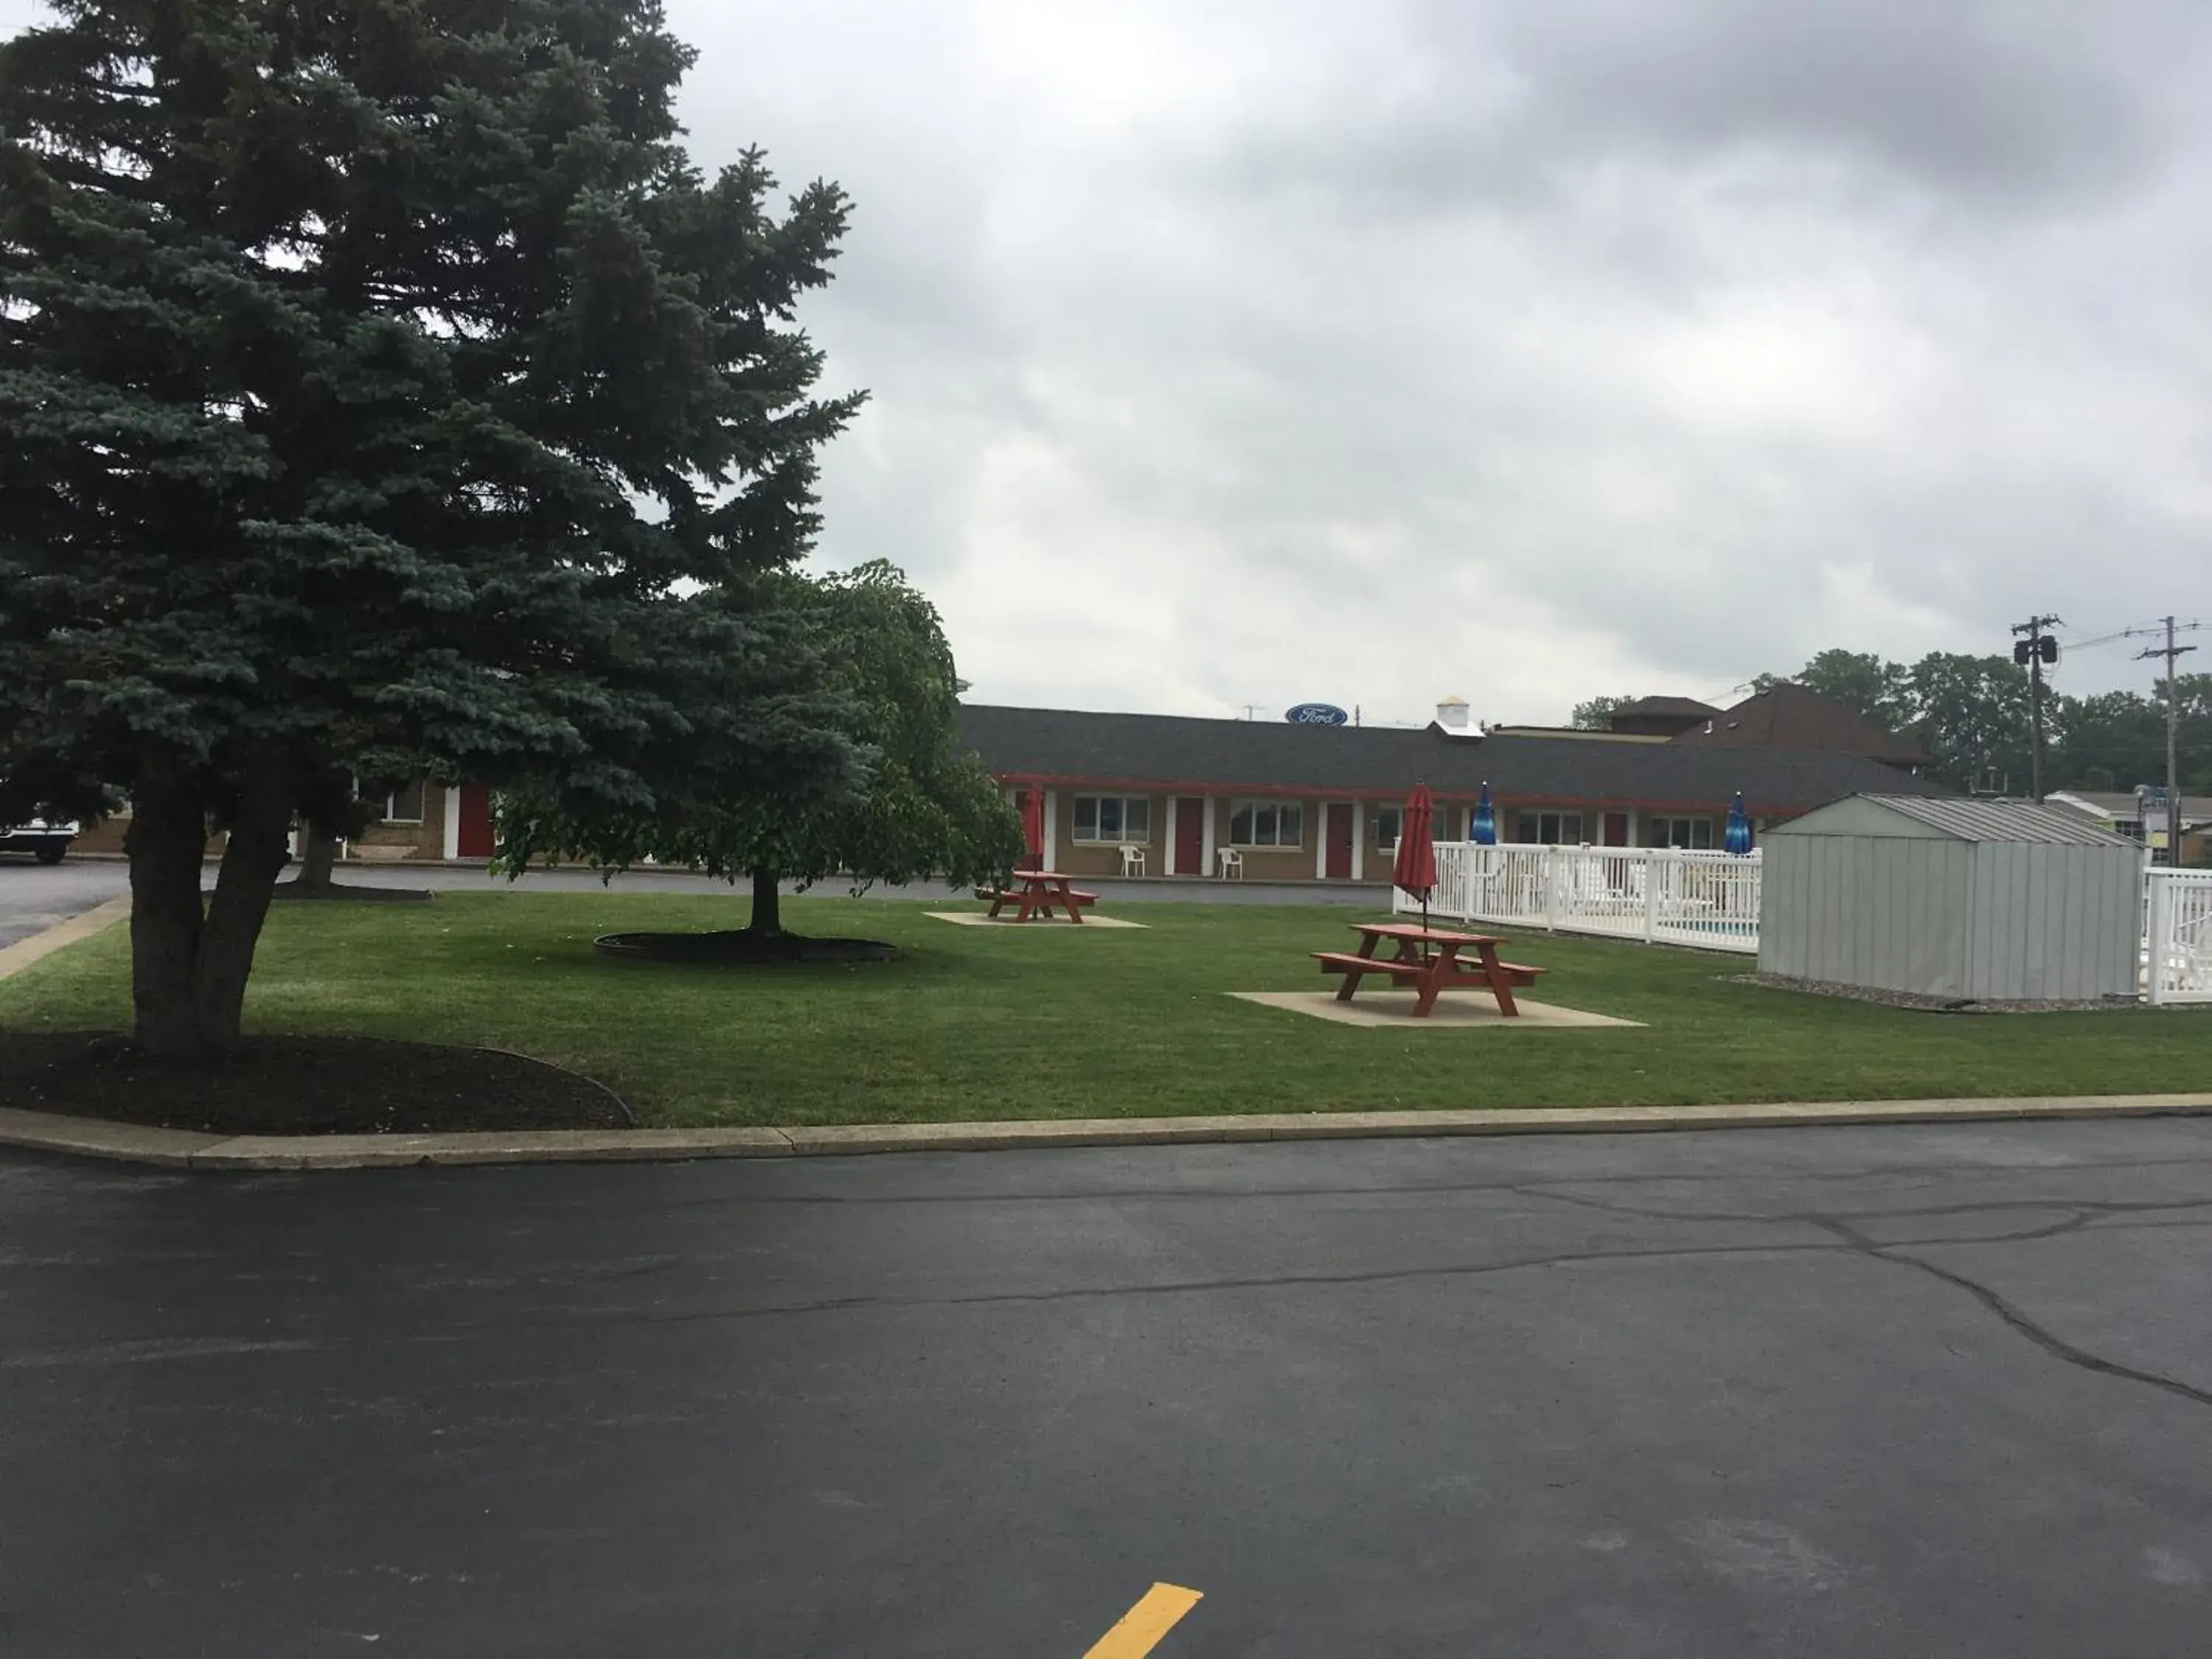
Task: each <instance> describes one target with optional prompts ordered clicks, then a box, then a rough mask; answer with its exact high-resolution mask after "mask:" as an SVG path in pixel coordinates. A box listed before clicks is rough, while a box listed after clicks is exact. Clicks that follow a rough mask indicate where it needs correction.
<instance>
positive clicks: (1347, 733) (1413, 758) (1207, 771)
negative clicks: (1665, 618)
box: [961, 704, 1948, 815]
mask: <svg viewBox="0 0 2212 1659" xmlns="http://www.w3.org/2000/svg"><path fill="white" fill-rule="evenodd" d="M961 735H962V738H963V741H964V742H965V743H966V744H967V745H968V746H969V748H971V749H973V750H975V752H976V753H977V754H978V755H980V756H981V757H982V760H983V763H984V764H985V765H986V766H987V767H988V768H989V769H990V770H991V771H992V772H993V773H994V775H997V776H1000V777H1030V778H1036V779H1040V780H1043V781H1052V782H1068V783H1076V782H1081V783H1096V784H1102V785H1103V784H1120V785H1123V786H1127V787H1142V788H1146V789H1148V790H1154V791H1159V792H1163V793H1164V792H1166V791H1169V790H1176V789H1192V790H1196V789H1200V788H1206V789H1210V790H1212V791H1214V792H1216V793H1233V792H1235V791H1237V790H1249V791H1252V792H1255V793H1291V792H1310V793H1334V794H1364V795H1371V796H1376V797H1389V796H1396V795H1402V794H1404V793H1406V792H1407V790H1409V789H1411V788H1412V787H1413V785H1415V784H1416V783H1426V784H1427V785H1428V786H1429V787H1431V789H1433V790H1435V791H1436V792H1437V793H1439V794H1442V795H1445V796H1456V797H1465V798H1468V799H1472V798H1473V797H1474V795H1475V793H1477V792H1478V791H1479V790H1480V788H1481V787H1482V786H1483V785H1484V784H1485V783H1488V784H1489V785H1490V787H1491V790H1492V793H1493V794H1494V795H1496V796H1498V797H1500V798H1502V799H1510V800H1515V801H1521V802H1531V801H1541V802H1552V801H1559V802H1563V803H1582V802H1590V803H1604V804H1607V805H1620V806H1623V807H1630V806H1634V807H1646V808H1651V809H1655V810H1658V809H1667V808H1675V809H1680V810H1685V811H1696V810H1708V811H1721V810H1724V809H1725V808H1726V807H1727V805H1728V803H1729V798H1730V797H1731V796H1732V795H1734V794H1735V793H1736V792H1737V791H1738V790H1741V791H1742V792H1743V794H1744V797H1745V800H1746V803H1747V805H1748V806H1749V807H1750V809H1751V811H1753V812H1754V813H1757V814H1763V815H1771V814H1778V813H1785V812H1799V811H1806V810H1808V809H1809V808H1811V807H1814V806H1818V805H1821V804H1822V803H1823V802H1826V801H1831V800H1835V799H1838V798H1839V797H1841V796H1844V795H1852V794H1868V793H1882V794H1891V793H1914V794H1923V795H1942V794H1946V793H1948V791H1947V790H1945V789H1944V788H1943V787H1942V785H1940V784H1937V783H1934V782H1932V781H1927V780H1924V779H1920V778H1915V777H1911V776H1908V775H1904V774H1901V773H1899V772H1897V771H1895V770H1893V769H1891V768H1889V767H1887V766H1883V765H1881V764H1880V763H1877V762H1875V761H1870V760H1865V759H1863V758H1861V757H1858V756H1856V755H1832V754H1824V753H1820V752H1819V751H1816V750H1761V749H1702V748H1687V747H1683V746H1680V745H1677V744H1646V743H1601V742H1591V741H1589V740H1586V739H1583V738H1546V737H1533V736H1522V735H1518V734H1514V733H1506V732H1493V733H1491V734H1490V735H1488V736H1486V737H1481V738H1474V737H1465V738H1461V737H1447V736H1445V735H1444V734H1443V733H1442V732H1438V731H1437V730H1436V729H1435V728H1433V727H1428V728H1421V729H1408V728H1406V727H1402V726H1291V725H1288V724H1277V723H1275V722H1273V721H1271V720H1194V719H1190V718H1188V717H1186V716H1182V715H1175V714H1090V713H1085V712H1082V711H1079V710H1075V709H1064V708H1006V707H1002V706H997V705H992V704H971V705H968V706H965V707H963V708H962V709H961Z"/></svg>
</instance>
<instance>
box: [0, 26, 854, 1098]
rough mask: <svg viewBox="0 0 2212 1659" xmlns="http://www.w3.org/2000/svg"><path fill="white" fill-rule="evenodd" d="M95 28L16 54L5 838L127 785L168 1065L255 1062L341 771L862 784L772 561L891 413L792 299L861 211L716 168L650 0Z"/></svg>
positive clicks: (1, 762)
mask: <svg viewBox="0 0 2212 1659" xmlns="http://www.w3.org/2000/svg"><path fill="white" fill-rule="evenodd" d="M55 3H56V9H57V11H58V21H56V22H55V23H54V24H53V25H52V27H44V28H38V29H33V30H31V31H29V32H27V33H23V34H21V35H19V36H18V37H16V38H15V40H11V41H9V42H8V43H7V44H6V45H5V46H0V816H6V815H8V814H9V813H10V812H15V811H26V810H28V809H30V808H32V807H33V806H48V807H52V808H55V809H58V810H64V811H72V812H75V813H76V814H79V815H87V814H91V813H96V812H98V811H101V810H103V809H104V808H105V807H106V805H109V804H111V803H112V799H114V797H115V796H116V795H117V794H118V793H119V794H120V795H122V796H125V797H127V799H128V800H129V803H130V806H131V812H132V819H131V828H130V831H129V836H128V840H127V848H128V851H129V855H130V863H131V889H132V894H133V900H134V908H133V913H132V917H131V944H132V953H133V960H132V980H133V983H132V990H133V999H134V1005H135V1009H136V1032H137V1039H138V1041H139V1042H140V1043H141V1044H142V1046H143V1047H144V1048H147V1049H149V1050H150V1051H152V1052H154V1053H156V1054H164V1055H172V1056H180V1055H197V1054H209V1053H211V1052H220V1051H222V1050H223V1049H225V1048H228V1047H229V1046H230V1045H231V1044H233V1043H234V1042H235V1040H236V1036H237V1032H238V1024H239V1014H240V1004H241V1000H242V998H243V995H244V991H245V985H246V976H247V974H248V972H249V970H250V969H251V965H252V953H253V949H254V944H255V941H256V939H257V938H258V934H259V932H260V927H261V923H262V921H263V918H264V915H265V912H266V908H267V906H268V902H269V896H270V889H271V887H272V885H273V884H274V882H275V880H276V874H277V871H278V869H279V868H280V866H282V865H283V861H284V859H285V857H286V854H287V837H288V834H289V827H290V825H291V823H292V822H293V819H294V817H295V813H297V812H299V811H302V810H305V809H306V808H307V807H308V806H309V805H311V804H312V802H313V799H315V798H317V797H318V796H321V797H323V798H325V799H326V798H327V794H328V790H329V786H330V781H331V777H332V776H333V775H335V774H345V775H363V776H370V775H378V776H389V775H394V770H395V769H396V768H398V767H400V766H410V767H419V768H422V769H433V770H436V771H440V772H442V773H445V774H447V775H454V774H459V773H463V772H465V773H468V774H470V775H476V776H479V777H483V778H485V779H488V780H490V781H499V780H500V779H501V778H504V777H507V776H513V775H529V776H532V777H533V778H537V779H540V780H545V781H547V786H548V787H550V788H551V789H553V790H554V791H555V792H556V794H557V797H558V798H559V799H562V800H563V801H564V802H566V803H567V804H568V806H569V807H570V808H571V809H573V810H579V811H581V810H586V809H588V810H590V811H602V812H604V811H616V810H621V811H629V812H631V813H644V812H647V811H650V810H651V808H652V805H653V796H652V791H651V786H650V785H649V783H648V782H647V772H646V770H645V769H642V768H641V766H640V765H639V764H638V763H636V757H638V756H640V755H642V754H649V753H654V752H663V751H665V750H669V749H671V748H672V747H675V746H678V745H680V744H682V743H683V742H684V741H685V740H686V739H687V738H690V736H691V735H693V734H694V733H696V732H705V733H710V734H711V735H712V737H713V739H714V742H715V744H717V745H718V746H719V749H720V752H721V753H723V754H724V755H725V756H726V757H728V756H738V755H744V756H746V757H749V759H748V762H747V763H748V764H749V765H750V767H751V769H753V771H754V772H755V774H757V777H758V779H759V780H761V781H764V782H766V783H772V784H773V785H774V786H775V787H781V788H784V789H787V790H791V791H800V792H803V791H805V789H807V788H810V787H813V788H817V789H819V790H820V791H822V792H823V793H825V794H831V795H834V793H836V790H837V789H838V788H839V787H843V782H844V781H847V780H848V779H849V777H850V753H849V750H850V745H849V744H848V742H847V740H846V739H845V738H843V737H842V735H841V734H840V733H839V732H837V731H836V729H834V728H833V727H832V726H829V725H828V724H825V723H823V721H822V720H820V719H819V718H818V716H819V715H820V714H821V713H822V712H823V708H824V705H823V702H822V701H821V700H820V699H819V698H818V697H816V696H813V695H812V694H811V691H810V690H809V687H808V685H807V684H806V683H805V665H804V664H803V663H799V662H796V661H794V660H793V658H792V657H791V655H790V653H789V652H788V650H787V646H788V639H789V630H788V629H782V628H781V627H780V626H779V625H777V623H776V622H775V618H773V617H768V616H764V615H761V614H757V613H756V612H757V606H758V605H761V604H764V603H767V602H768V601H767V599H765V598H763V596H770V597H772V596H773V595H774V593H775V591H776V590H775V586H774V585H773V584H767V583H762V582H759V581H757V580H755V578H756V577H757V575H758V574H759V573H762V572H766V571H774V570H776V569H779V568H782V567H783V566H785V565H787V563H789V562H791V561H792V560H793V559H794V558H795V557H796V556H799V554H800V553H801V552H803V551H804V550H805V546H806V545H807V544H808V541H809V539H810V538H811V535H812V533H813V531H814V528H815V512H814V495H813V485H814V481H815V459H816V454H817V450H818V448H819V447H820V446H821V445H822V444H823V442H824V441H826V440H827V439H829V437H830V436H831V435H833V434H834V433H836V431H837V430H838V428H840V427H841V425H842V423H843V422H845V420H846V419H847V418H848V416H849V415H850V413H851V411H852V410H853V408H854V401H855V400H854V399H849V398H848V399H822V398H817V397H816V396H814V394H813V387H814V386H815V383H816V380H817V377H818V374H819V371H820V368H821V362H820V357H819V355H818V353H817V351H816V350H815V349H814V348H813V347H812V346H811V344H810V343H809V342H808V341H807V339H806V338H805V336H804V334H803V333H801V332H800V331H799V330H798V329H797V327H796V326H795V324H794V320H793V319H794V308H795V307H796V304H797V302H798V301H799V299H800V297H801V296H802V295H804V294H805V292H806V291H808V290H809V289H814V288H817V287H819V286H820V285H822V284H823V283H825V282H826V281H827V280H828V277H829V264H830V262H831V261H832V259H833V258H834V257H835V253H836V246H837V243H838V240H839V239H840V237H841V235H842V232H843V230H844V228H845V224H846V216H847V204H846V200H845V197H843V195H842V192H841V191H839V190H838V189H837V188H836V186H835V185H829V184H826V183H817V184H815V185H811V186H809V187H808V188H806V189H805V190H804V191H800V192H799V193H798V194H797V195H796V196H795V197H793V198H791V200H790V201H789V204H788V206H787V210H785V211H784V212H783V213H782V215H781V217H779V216H776V215H775V213H773V212H772V211H771V210H770V208H769V200H770V197H771V195H772V194H773V193H774V191H775V180H774V179H773V178H772V177H771V176H770V174H769V171H768V169H767V167H766V164H765V161H764V159H763V157H762V156H761V155H759V154H758V153H757V152H753V153H748V154H747V155H744V156H743V157H742V158H741V159H740V160H739V161H738V162H737V163H736V164H735V165H734V166H732V167H729V168H727V169H726V170H724V171H723V172H722V173H720V174H719V175H718V176H716V177H714V178H712V179H708V178H706V177H704V176H702V174H701V173H699V172H698V171H697V170H696V168H694V167H692V165H691V164H690V161H688V159H687V158H686V156H685V155H684V150H683V149H682V147H681V145H680V144H679V143H678V127H677V125H676V123H675V119H674V115H673V109H672V100H673V96H674V93H675V89H676V87H677V84H678V80H679V78H680V76H682V74H683V73H684V70H686V69H687V68H688V67H689V65H690V62H691V54H690V52H689V51H688V49H686V48H685V47H684V46H682V45H681V44H680V43H678V41H677V40H674V39H673V38H671V36H670V35H669V34H668V33H667V32H666V30H665V28H664V27H663V25H662V17H661V13H660V9H659V5H658V4H656V3H653V0H55ZM749 607H754V608H753V609H749ZM780 653H781V654H780ZM733 683H736V684H744V685H746V686H748V687H749V688H750V689H751V690H754V691H757V693H758V694H759V696H757V700H756V702H752V703H744V704H739V705H734V706H733V705H732V704H731V703H730V702H727V701H726V698H725V696H724V694H725V692H726V688H727V687H728V686H730V685H731V684H733ZM398 775H403V776H404V775H408V774H407V773H406V772H404V771H402V772H398ZM413 775H421V771H419V770H418V771H416V772H415V773H414V774H413ZM210 825H213V826H215V827H216V828H220V829H225V830H227V831H228V843H227V848H226V851H225V852H224V854H223V857H222V865H221V867H220V871H219V873H218V875H217V878H216V886H215V889H214V891H213V893H212V895H211V896H210V897H209V898H208V899H207V900H206V902H204V903H203V899H202V895H201V891H200V885H201V860H202V848H203V844H204V837H205V836H206V834H207V832H208V829H209V828H210Z"/></svg>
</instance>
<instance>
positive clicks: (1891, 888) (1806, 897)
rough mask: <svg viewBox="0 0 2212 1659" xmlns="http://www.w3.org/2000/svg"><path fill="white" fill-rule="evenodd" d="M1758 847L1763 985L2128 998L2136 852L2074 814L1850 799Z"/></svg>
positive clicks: (1894, 798) (2132, 986)
mask: <svg viewBox="0 0 2212 1659" xmlns="http://www.w3.org/2000/svg"><path fill="white" fill-rule="evenodd" d="M1762 845H1763V846H1764V847H1765V877H1764V881H1763V884H1762V892H1761V895H1760V901H1759V971H1760V972H1761V973H1767V974H1778V975H1786V976H1788V977H1790V978H1792V979H1804V980H1815V981H1822V982H1825V983H1828V984H1835V985H1853V986H1864V987H1869V988H1872V989H1876V990H1883V991H1899V992H1905V993H1909V994H1914V995H1917V996H1924V997H1930V998H1936V999H1940V1000H1947V1001H1972V1002H2029V1003H2033V1002H2073V1001H2083V1000H2094V999H2098V998H2104V997H2130V998H2132V997H2133V996H2135V995H2136V990H2137V984H2138V981H2137V975H2138V961H2137V952H2138V950H2139V948H2140V945H2141V941H2142V867H2143V850H2142V847H2141V846H2140V845H2138V844H2137V843H2136V842H2131V841H2130V840H2128V839H2127V838H2125V837H2124V836H2116V835H2112V834H2111V833H2109V832H2108V831H2106V830H2104V829H2099V828H2098V827H2097V826H2096V825H2094V824H2093V823H2088V822H2087V821H2086V820H2085V819H2084V818H2083V817H2081V814H2080V813H2078V812H2069V811H2064V810H2063V809H2060V808H2057V807H2049V806H2031V805H2025V804H2018V803H2014V802H2008V801H1981V800H1956V799H1929V798H1927V797H1923V796H1918V795H1851V796H1848V797H1846V798H1845V799H1842V800H1838V801H1833V802H1831V803H1830V804H1829V805H1826V806H1823V807H1820V808H1818V809H1816V810H1815V811H1810V812H1808V813H1806V814H1805V815H1804V816H1803V817H1800V818H1796V819H1795V820H1793V821H1791V822H1790V823H1784V824H1779V825H1777V826H1776V827H1775V828H1773V829H1769V830H1768V831H1767V832H1766V833H1765V836H1764V837H1763V838H1762Z"/></svg>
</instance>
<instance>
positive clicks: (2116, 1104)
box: [0, 1094, 2212, 1170]
mask: <svg viewBox="0 0 2212 1659" xmlns="http://www.w3.org/2000/svg"><path fill="white" fill-rule="evenodd" d="M2195 1115H2212V1094H2169V1095H2060V1096H2028V1097H2018V1098H2011V1099H1995V1100H1850V1101H1800V1102H1782V1103H1771V1104H1765V1105H1752V1106H1590V1107H1572V1106H1570V1107H1547V1108H1541V1109H1518V1110H1514V1109H1499V1110H1495V1111H1485V1110H1449V1111H1432V1112H1313V1113H1277V1114H1256V1113H1255V1114H1253V1115H1249V1116H1225V1117H1156V1118H1070V1119H1065V1120H1061V1121H1019V1122H1011V1123H881V1124H830V1125H824V1126H821V1127H811V1128H803V1127H794V1128H787V1129H536V1130H519V1131H514V1132H512V1133H498V1132H477V1133H460V1134H437V1135H216V1134H205V1133H194V1132H192V1131H189V1130H183V1129H154V1128H141V1127H137V1126H136V1125H133V1124H127V1123H111V1122H107V1121H104V1120H101V1119H98V1118H77V1117H63V1116H58V1115H54V1114H52V1113H48V1112H26V1111H21V1110H17V1109H13V1108H8V1107H0V1146H17V1147H24V1148H27V1149H30V1150H33V1151H37V1152H66V1153H72V1154H75V1155H76V1156H78V1157H82V1158H110V1159H115V1160H118V1161H121V1162H124V1163H131V1164H159V1165H164V1166H167V1167H169V1168H173V1169H191V1170H372V1169H393V1168H405V1167H413V1166H419V1165H422V1164H441V1165H443V1164H454V1165H458V1164H652V1163H686V1162H690V1161H692V1160H695V1159H699V1158H836V1157H850V1156H854V1155H856V1154H861V1153H876V1152H1012V1151H1017V1150H1036V1149H1040V1148H1053V1147H1080V1146H1202V1145H1231V1144H1241V1143H1249V1142H1255V1141H1277V1140H1284V1141H1289V1140H1376V1139H1416V1138H1423V1137H1428V1138H1448V1137H1464V1136H1472V1135H1539V1134H1641V1133H1664V1132H1668V1131H1675V1130H1687V1129H1771V1128H1788V1127H1836V1126H1843V1125H1850V1124H1881V1123H2006V1122H2018V1121H2026V1120H2044V1119H2078V1118H2131V1117H2169V1116H2195Z"/></svg>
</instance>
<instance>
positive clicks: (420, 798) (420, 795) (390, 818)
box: [376, 780, 430, 824]
mask: <svg viewBox="0 0 2212 1659" xmlns="http://www.w3.org/2000/svg"><path fill="white" fill-rule="evenodd" d="M407 788H408V789H411V790H413V791H414V792H415V796H416V799H415V816H414V817H411V818H403V817H398V815H397V814H395V813H394V812H393V811H392V808H393V807H395V806H397V805H398V804H399V797H400V796H401V795H402V794H404V793H406V791H405V790H400V789H395V790H393V791H392V793H390V794H388V795H386V797H385V798H384V809H383V812H382V814H381V816H380V817H378V819H377V820H376V821H377V822H378V823H404V824H419V823H422V822H423V821H424V815H425V814H427V813H428V811H429V810H430V785H429V783H428V781H427V780H426V781H422V782H421V783H410V784H409V785H408V786H407Z"/></svg>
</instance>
